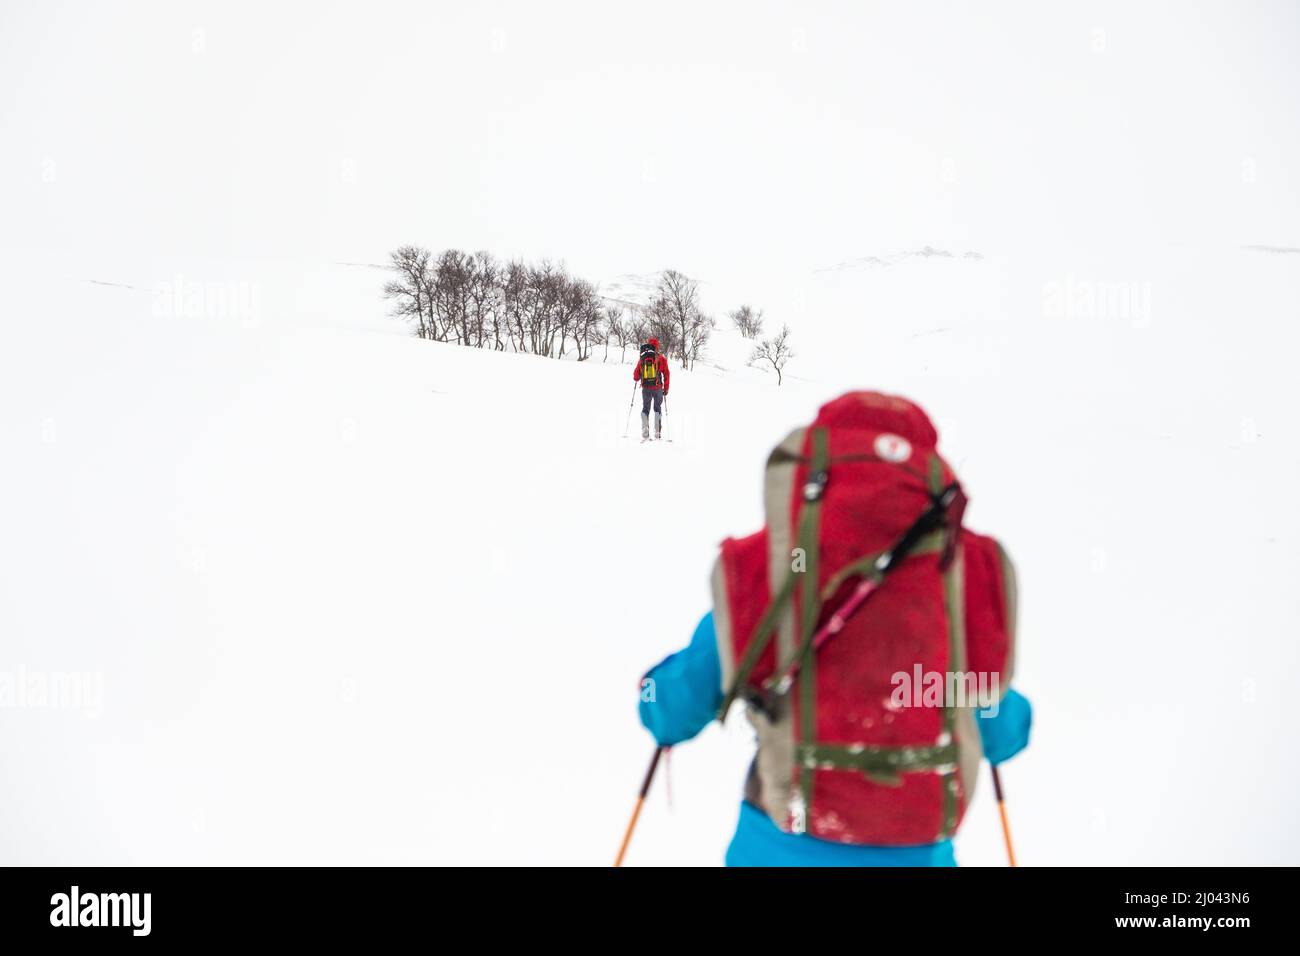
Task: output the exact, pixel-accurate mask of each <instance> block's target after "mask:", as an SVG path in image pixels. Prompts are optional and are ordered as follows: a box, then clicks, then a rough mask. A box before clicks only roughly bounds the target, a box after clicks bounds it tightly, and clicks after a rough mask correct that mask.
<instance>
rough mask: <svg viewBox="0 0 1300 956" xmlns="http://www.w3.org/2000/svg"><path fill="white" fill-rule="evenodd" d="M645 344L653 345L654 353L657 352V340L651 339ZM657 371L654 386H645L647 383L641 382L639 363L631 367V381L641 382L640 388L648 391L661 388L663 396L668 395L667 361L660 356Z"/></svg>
mask: <svg viewBox="0 0 1300 956" xmlns="http://www.w3.org/2000/svg"><path fill="white" fill-rule="evenodd" d="M647 344H648V345H653V346H654V348H655V352H656V353H658V352H659V340H658V339H651V340H650V341H649V342H648V343H647ZM658 369H659V374H658V377H657V378H656V380H655V383H654V384H647V383H645V382H641V363H640V362H637V363H636V365H634V366H633V367H632V381H634V382H641V387H642V388H646V389H649V390H650V391H658V390H659V389H660V388H662V389H663V390H664V394H665V395H667V394H668V379H669V373H668V360H667V359H666V358H664V357H663V355H662V354H661V355H659V362H658ZM660 382H662V383H663V384H662V385H660V384H659V383H660Z"/></svg>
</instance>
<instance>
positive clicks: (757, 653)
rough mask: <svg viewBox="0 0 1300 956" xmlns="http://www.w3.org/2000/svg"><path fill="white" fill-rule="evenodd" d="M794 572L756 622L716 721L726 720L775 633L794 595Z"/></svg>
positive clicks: (787, 576) (789, 575)
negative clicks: (752, 634) (777, 622)
mask: <svg viewBox="0 0 1300 956" xmlns="http://www.w3.org/2000/svg"><path fill="white" fill-rule="evenodd" d="M794 579H795V578H794V572H793V571H792V572H790V574H788V575H786V579H785V583H784V584H782V585H781V590H780V591H778V592H777V594H776V597H774V598H772V602H771V603H770V604H768V606H767V610H765V611H764V612H763V616H762V617H761V618H760V619H759V621H758V628H757V629H756V630H755V631H754V636H753V637H752V638H750V641H749V647H747V648H745V656H744V657H742V658H741V659H740V664H739V666H738V667H737V668H736V677H735V679H734V680H733V681H732V682H731V687H730V689H729V690H728V691H727V695H726V697H724V698H723V699H722V706H721V707H719V708H718V720H726V719H727V711H728V710H730V709H731V705H732V704H733V703H735V700H736V696H737V695H738V694H739V693H740V689H741V688H742V687H744V686H745V682H746V681H747V680H749V675H750V673H751V672H752V671H753V670H754V668H755V667H756V666H757V665H758V659H759V658H760V657H762V656H763V651H764V650H765V649H766V648H767V645H768V643H769V642H770V641H771V639H772V635H773V633H775V631H776V621H777V618H779V617H780V616H781V612H782V611H784V610H785V606H786V605H787V604H789V603H790V596H791V595H792V594H794Z"/></svg>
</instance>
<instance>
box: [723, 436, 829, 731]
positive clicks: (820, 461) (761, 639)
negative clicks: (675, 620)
mask: <svg viewBox="0 0 1300 956" xmlns="http://www.w3.org/2000/svg"><path fill="white" fill-rule="evenodd" d="M812 444H813V457H812V467H811V469H810V471H809V483H808V484H807V485H805V488H811V487H812V486H813V480H814V479H816V478H817V477H818V476H821V480H822V482H823V486H824V480H825V471H826V458H827V441H826V430H825V429H824V428H815V429H813V431H812ZM820 511H821V492H820V488H819V490H818V495H817V497H816V498H815V499H808V498H807V492H806V491H805V502H804V506H803V509H802V510H801V512H800V514H799V529H798V532H797V541H798V546H799V547H800V548H802V549H803V551H804V557H805V561H806V566H805V568H804V572H803V574H804V600H803V604H804V608H803V617H804V618H805V619H806V618H807V616H808V608H809V606H810V602H809V599H808V595H809V592H810V591H811V593H812V597H813V600H812V602H811V604H812V605H813V622H814V623H815V622H816V620H817V612H819V611H820V603H819V602H818V601H817V555H818V551H817V534H818V515H819V513H820ZM795 580H796V575H795V573H794V571H793V570H791V572H790V574H788V575H787V576H786V579H785V582H784V583H783V584H782V585H781V590H780V591H779V592H777V594H776V596H775V597H774V598H773V599H772V603H770V604H769V605H768V606H767V610H765V611H764V612H763V616H762V618H761V619H760V620H759V622H758V628H757V629H756V630H755V631H754V636H753V637H752V638H750V641H749V646H748V647H747V648H745V656H744V657H743V658H741V661H740V664H739V666H738V667H737V668H736V676H735V679H734V680H733V681H732V682H731V687H730V688H729V689H728V691H727V694H726V696H725V697H724V698H723V700H722V706H721V707H719V708H718V719H719V720H726V719H727V711H729V710H730V709H731V705H732V704H733V703H735V700H736V697H737V696H739V694H740V691H741V688H743V687H744V686H745V682H746V681H748V680H749V675H750V674H751V673H752V672H753V670H754V668H755V667H756V666H758V660H759V658H760V657H762V655H763V651H764V650H766V649H767V645H768V644H769V643H770V642H771V639H772V634H773V633H774V632H775V630H776V624H777V620H778V619H779V618H780V616H781V613H782V612H783V611H784V610H785V606H786V605H787V604H788V603H789V601H790V598H791V597H792V596H793V595H794V585H795ZM805 630H806V628H805ZM778 663H780V661H779V659H778Z"/></svg>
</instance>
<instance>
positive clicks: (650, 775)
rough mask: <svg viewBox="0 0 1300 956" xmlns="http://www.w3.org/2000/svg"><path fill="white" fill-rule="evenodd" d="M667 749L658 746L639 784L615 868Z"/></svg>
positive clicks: (618, 863) (625, 851) (623, 853)
mask: <svg viewBox="0 0 1300 956" xmlns="http://www.w3.org/2000/svg"><path fill="white" fill-rule="evenodd" d="M667 749H668V748H667V747H663V746H659V747H656V748H655V752H654V756H653V757H651V758H650V767H649V769H647V770H646V772H645V780H644V781H643V782H642V783H641V792H640V793H639V794H638V795H637V798H636V806H635V807H633V808H632V819H631V820H629V821H627V832H626V833H624V834H623V844H622V846H620V847H619V848H618V856H617V857H616V858H615V859H614V865H615V866H622V865H623V856H624V855H625V854H626V853H627V845H628V844H629V843H631V842H632V831H633V830H635V829H636V819H637V817H639V816H641V807H642V806H643V805H644V804H645V795H646V794H647V793H649V792H650V782H651V781H652V780H654V778H655V770H656V769H657V768H658V766H659V758H660V757H662V756H663V754H664V751H665V750H667Z"/></svg>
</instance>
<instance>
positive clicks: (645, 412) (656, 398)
mask: <svg viewBox="0 0 1300 956" xmlns="http://www.w3.org/2000/svg"><path fill="white" fill-rule="evenodd" d="M652 404H653V405H654V407H655V435H658V434H659V431H660V429H661V428H662V426H663V418H662V417H661V415H662V413H663V404H664V390H663V389H662V388H642V389H641V437H642V438H649V437H650V406H651V405H652Z"/></svg>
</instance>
